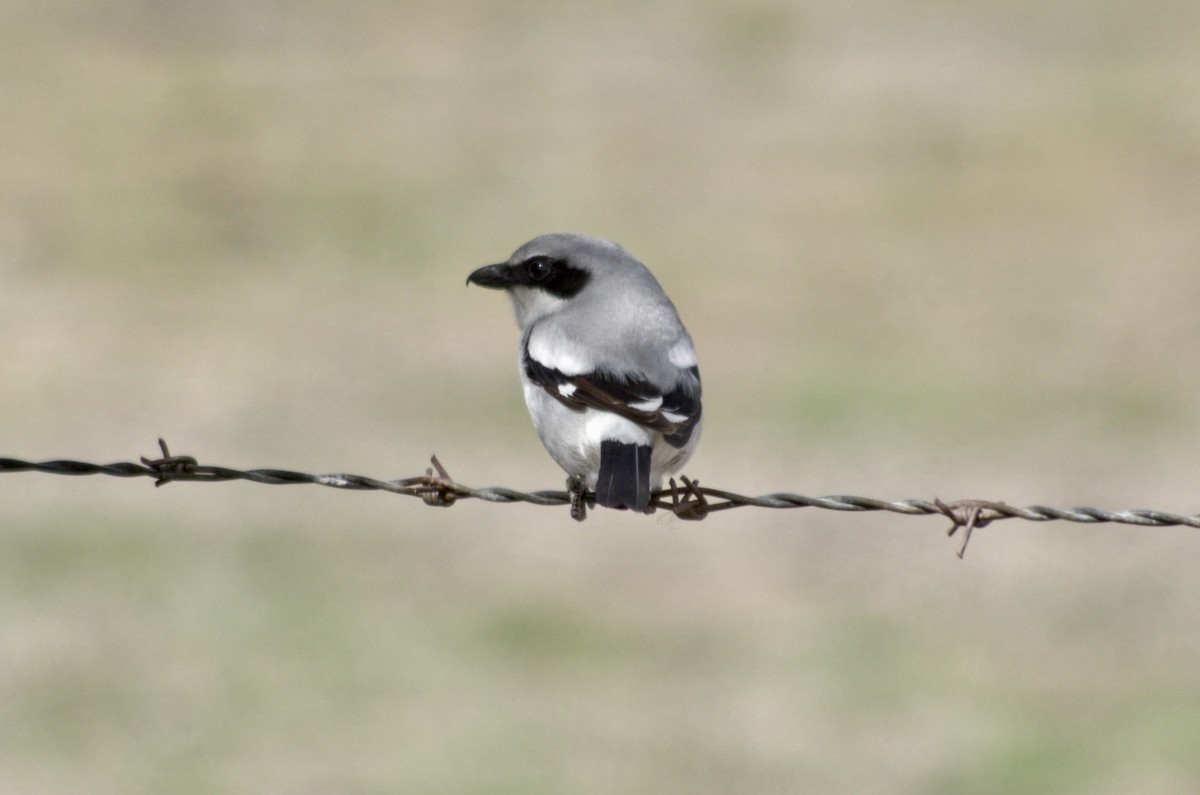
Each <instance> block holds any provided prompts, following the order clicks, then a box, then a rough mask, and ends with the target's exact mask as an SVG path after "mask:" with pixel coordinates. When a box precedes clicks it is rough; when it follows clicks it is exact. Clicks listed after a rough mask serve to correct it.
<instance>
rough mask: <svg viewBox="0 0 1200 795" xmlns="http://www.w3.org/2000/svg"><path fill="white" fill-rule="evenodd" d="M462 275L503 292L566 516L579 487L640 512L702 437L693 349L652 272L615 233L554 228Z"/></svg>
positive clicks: (578, 505)
mask: <svg viewBox="0 0 1200 795" xmlns="http://www.w3.org/2000/svg"><path fill="white" fill-rule="evenodd" d="M467 282H468V283H472V282H474V283H475V284H478V285H480V286H482V287H492V288H496V289H502V290H506V291H507V292H508V294H509V297H510V298H512V303H513V309H514V310H515V312H516V315H517V325H519V326H520V327H521V346H520V358H519V365H520V375H521V384H522V386H523V387H524V389H525V404H526V405H527V406H528V407H529V415H530V417H532V419H533V425H534V427H535V428H536V429H537V432H538V436H540V437H541V439H542V444H544V445H545V446H546V450H547V451H549V453H550V456H551V457H552V458H553V459H554V460H555V461H557V462H558V464H559V466H561V467H562V468H563V469H565V470H566V471H567V474H568V476H569V477H568V479H567V484H568V487H569V489H570V491H571V493H572V497H573V511H572V513H573V515H575V516H576V518H578V519H582V518H583V508H582V502H581V496H582V493H583V491H584V490H585V489H593V490H595V493H596V502H597V503H598V504H600V505H603V506H605V507H608V508H628V509H630V510H634V511H640V512H643V513H648V512H649V511H650V494H651V491H652V490H653V489H656V488H660V487H661V486H662V479H663V476H664V475H670V474H673V473H675V472H677V471H679V469H680V468H681V467H682V466H683V465H684V464H685V463H686V462H687V460H688V459H689V458H690V457H691V455H692V452H693V451H694V450H695V449H696V445H697V443H698V442H699V440H700V369H699V367H698V366H697V364H696V351H695V349H694V348H693V347H692V338H691V337H690V336H689V335H688V332H687V329H685V328H684V327H683V323H682V322H681V321H680V320H679V315H678V313H676V311H675V306H674V305H673V304H672V303H671V300H670V299H669V298H667V296H666V293H664V292H663V290H662V287H660V286H659V284H658V281H657V280H655V278H654V276H653V274H651V273H650V271H649V270H647V268H646V266H645V265H643V264H642V263H641V262H639V261H638V260H636V259H635V258H634V257H633V256H632V255H631V254H630V253H629V252H628V251H626V250H625V249H624V248H622V247H621V246H619V245H617V244H616V243H612V242H610V241H607V240H602V239H600V238H596V237H588V236H585V235H576V234H552V235H542V236H541V237H538V238H534V239H533V240H531V241H529V242H528V243H526V244H525V245H523V246H521V247H520V248H519V249H517V250H516V252H515V253H514V254H513V255H512V256H511V257H509V258H508V261H506V262H502V263H499V264H497V265H488V266H485V267H483V268H480V269H478V270H477V271H475V272H474V273H472V274H471V275H470V276H468V277H467ZM576 512H577V513H576Z"/></svg>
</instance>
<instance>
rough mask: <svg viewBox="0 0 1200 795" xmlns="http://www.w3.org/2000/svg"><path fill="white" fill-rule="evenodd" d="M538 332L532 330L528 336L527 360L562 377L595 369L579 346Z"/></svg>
mask: <svg viewBox="0 0 1200 795" xmlns="http://www.w3.org/2000/svg"><path fill="white" fill-rule="evenodd" d="M539 330H540V329H534V331H533V333H532V334H531V335H530V336H529V347H528V351H529V358H531V359H533V360H534V361H535V362H537V363H538V364H540V365H542V366H543V367H549V368H551V369H554V370H558V371H559V372H560V373H562V374H563V375H583V374H584V373H590V372H591V371H592V370H594V369H595V367H594V366H593V364H592V361H591V359H590V357H588V356H587V354H585V353H584V352H583V351H582V350H581V349H580V348H579V346H577V345H573V344H571V343H570V342H568V341H567V340H564V339H562V337H559V336H556V335H550V334H539V333H538V331H539Z"/></svg>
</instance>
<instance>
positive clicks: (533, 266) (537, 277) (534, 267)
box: [525, 257, 553, 282]
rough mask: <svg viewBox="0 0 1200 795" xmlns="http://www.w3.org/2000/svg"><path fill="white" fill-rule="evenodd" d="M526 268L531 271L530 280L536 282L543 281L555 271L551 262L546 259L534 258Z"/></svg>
mask: <svg viewBox="0 0 1200 795" xmlns="http://www.w3.org/2000/svg"><path fill="white" fill-rule="evenodd" d="M525 267H526V268H528V269H529V278H530V279H533V280H534V281H535V282H540V281H543V280H544V279H545V278H546V277H547V276H549V275H550V271H552V270H553V266H552V265H551V264H550V260H548V259H546V258H545V257H534V258H533V259H531V260H529V262H528V263H526V265H525Z"/></svg>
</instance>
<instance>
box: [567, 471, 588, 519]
mask: <svg viewBox="0 0 1200 795" xmlns="http://www.w3.org/2000/svg"><path fill="white" fill-rule="evenodd" d="M567 494H569V495H570V497H571V518H572V519H574V520H575V521H577V522H582V521H583V520H584V519H586V518H587V501H586V500H585V499H584V495H585V494H587V489H586V488H584V486H583V478H581V477H577V476H576V475H571V476H570V477H568V478H567Z"/></svg>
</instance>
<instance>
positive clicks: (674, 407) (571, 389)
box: [522, 348, 700, 447]
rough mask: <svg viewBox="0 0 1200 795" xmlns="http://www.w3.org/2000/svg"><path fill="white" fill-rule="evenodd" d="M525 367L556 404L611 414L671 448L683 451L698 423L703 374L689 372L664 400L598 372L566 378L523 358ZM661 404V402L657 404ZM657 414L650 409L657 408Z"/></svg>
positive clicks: (628, 380) (646, 387)
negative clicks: (650, 432) (659, 436)
mask: <svg viewBox="0 0 1200 795" xmlns="http://www.w3.org/2000/svg"><path fill="white" fill-rule="evenodd" d="M522 366H523V367H524V369H525V375H526V376H527V377H528V378H529V380H530V381H532V382H533V383H535V384H537V385H538V386H540V387H541V388H542V389H544V390H546V392H547V393H549V394H550V396H551V397H553V398H554V399H555V400H557V401H558V402H559V403H562V404H563V405H564V406H566V407H567V408H570V409H572V410H574V411H583V410H584V409H588V408H592V409H597V410H599V411H609V412H612V413H613V414H617V415H620V416H622V417H624V418H625V419H627V420H632V421H633V422H636V423H637V424H638V425H642V426H644V427H646V428H652V429H653V430H656V431H658V432H659V433H661V434H662V435H663V438H664V439H666V441H667V443H668V444H670V445H671V446H672V447H683V446H684V445H685V444H687V442H688V439H690V438H691V436H692V431H693V430H695V428H696V424H697V423H698V422H700V368H698V367H694V366H693V367H689V368H688V369H687V370H685V371H683V373H684V374H683V375H682V376H681V377H680V379H679V380H678V381H677V382H676V384H675V386H674V387H673V388H672V389H671V390H670V391H669V392H666V393H665V394H664V393H663V391H662V390H661V389H658V388H657V387H655V386H654V385H653V384H651V383H650V382H649V381H647V380H646V379H644V378H639V377H636V376H634V377H622V376H617V375H613V374H611V373H606V372H603V371H599V370H597V371H595V372H591V373H586V374H583V375H567V374H565V373H563V372H562V371H560V370H556V369H555V368H553V367H548V366H547V365H544V364H542V363H541V362H539V361H537V360H536V359H534V358H533V357H532V356H530V355H529V350H528V348H526V349H525V350H524V352H523V353H522ZM659 398H661V399H662V402H661V403H657V402H658V399H659ZM655 403H657V406H656V407H655V408H653V409H650V408H647V407H646V404H655Z"/></svg>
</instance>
